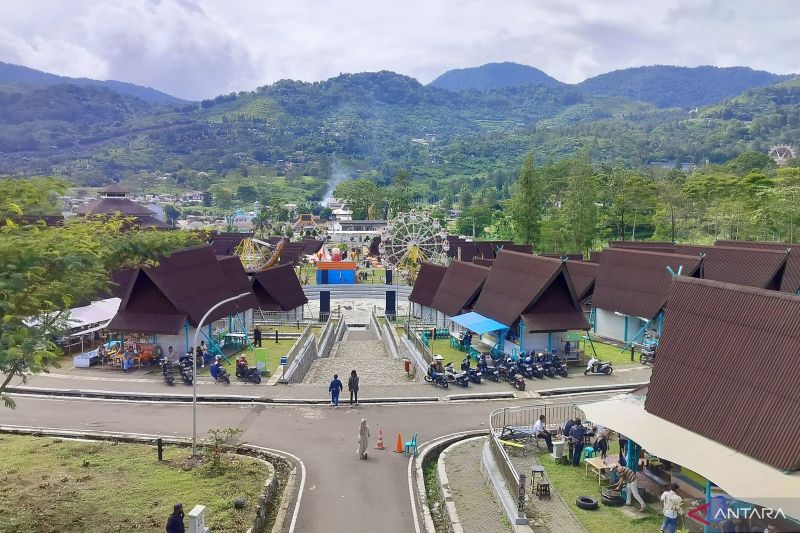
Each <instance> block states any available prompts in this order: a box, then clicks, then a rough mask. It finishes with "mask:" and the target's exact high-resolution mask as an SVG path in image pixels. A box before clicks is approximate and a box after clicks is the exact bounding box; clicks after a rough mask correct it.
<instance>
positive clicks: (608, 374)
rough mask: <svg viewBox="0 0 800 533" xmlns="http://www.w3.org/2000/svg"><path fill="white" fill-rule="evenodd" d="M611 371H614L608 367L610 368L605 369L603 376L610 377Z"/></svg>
mask: <svg viewBox="0 0 800 533" xmlns="http://www.w3.org/2000/svg"><path fill="white" fill-rule="evenodd" d="M613 371H614V367H612V366H610V367H608V368H606V370H605V372H604V374H605V375H606V376H610V375H611V373H612V372H613Z"/></svg>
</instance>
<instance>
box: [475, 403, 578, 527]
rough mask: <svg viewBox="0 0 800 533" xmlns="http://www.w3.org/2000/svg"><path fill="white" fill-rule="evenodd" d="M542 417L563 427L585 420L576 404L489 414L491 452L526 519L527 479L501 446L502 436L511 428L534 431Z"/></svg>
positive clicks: (545, 405)
mask: <svg viewBox="0 0 800 533" xmlns="http://www.w3.org/2000/svg"><path fill="white" fill-rule="evenodd" d="M540 415H544V416H545V418H546V420H547V424H558V425H563V424H564V423H565V422H566V421H567V420H569V419H571V418H579V417H582V412H581V411H580V409H577V408H576V407H575V406H574V405H572V404H542V405H531V406H520V407H504V408H502V409H495V410H494V411H492V412H491V413H490V414H489V449H490V450H491V452H492V455H493V457H494V460H495V462H496V463H497V465H498V467H499V468H500V472H501V473H502V474H503V478H504V479H505V482H506V485H508V490H509V491H510V492H511V496H512V497H515V498H517V512H518V513H519V514H520V517H524V514H525V481H526V475H525V473H524V472H517V469H516V468H515V467H514V463H512V462H511V458H510V457H509V456H508V452H507V451H506V449H505V447H504V446H503V443H502V442H500V436H501V435H502V432H503V428H505V427H508V426H512V427H517V428H532V427H533V425H534V424H535V423H536V421H537V420H538V419H539V416H540Z"/></svg>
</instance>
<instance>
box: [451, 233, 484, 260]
mask: <svg viewBox="0 0 800 533" xmlns="http://www.w3.org/2000/svg"><path fill="white" fill-rule="evenodd" d="M447 240H448V241H449V244H450V249H448V250H447V257H450V258H452V259H458V258H459V255H458V254H459V250H461V260H462V261H466V262H470V261H472V259H473V258H474V257H476V256H477V257H480V254H479V253H478V247H477V246H475V243H474V242H472V241H465V240H463V239H459V238H451V237H448V238H447Z"/></svg>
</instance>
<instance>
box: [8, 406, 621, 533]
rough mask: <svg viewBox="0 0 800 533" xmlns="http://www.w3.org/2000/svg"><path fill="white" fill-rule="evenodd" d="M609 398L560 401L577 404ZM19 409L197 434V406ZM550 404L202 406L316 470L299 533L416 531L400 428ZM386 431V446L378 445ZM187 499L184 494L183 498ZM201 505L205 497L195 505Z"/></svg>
mask: <svg viewBox="0 0 800 533" xmlns="http://www.w3.org/2000/svg"><path fill="white" fill-rule="evenodd" d="M605 396H607V395H593V396H580V397H572V398H556V399H553V400H550V401H548V402H547V403H565V402H566V403H571V402H578V401H586V400H590V399H598V398H600V397H605ZM16 400H17V409H16V410H14V411H11V410H8V409H5V408H0V424H4V425H19V426H30V427H45V428H58V429H71V430H84V431H86V430H92V431H114V432H131V433H146V434H160V435H165V436H166V435H172V436H191V432H192V412H191V405H190V404H189V405H184V404H159V403H142V402H119V401H96V400H81V399H70V400H66V399H63V400H62V399H48V398H29V397H17V398H16ZM534 402H537V403H543V402H542V401H534V400H529V401H526V402H520V401H486V400H483V401H475V402H458V403H455V402H454V403H445V402H439V403H435V404H413V405H409V404H391V405H363V406H359V407H357V408H355V409H351V408H348V407H345V406H342V407H339V408H338V409H334V408H332V407H328V406H285V405H284V406H269V405H241V406H240V405H200V406H199V407H198V434H199V435H202V434H205V432H206V431H207V430H208V429H209V428H225V427H237V428H240V429H242V430H243V434H242V436H241V440H242V441H244V442H247V443H250V444H255V445H260V446H266V447H269V448H275V449H279V450H284V451H288V452H290V453H293V454H295V455H296V456H298V457H299V458H300V459H301V460H302V461H303V462H304V463H305V466H306V469H307V479H306V485H305V491H304V493H303V495H302V503H301V507H300V514H299V518H298V522H297V529H296V531H298V532H325V533H327V532H329V531H331V530H333V531H349V532H374V531H381V532H384V533H394V532H397V533H409V532H413V531H414V525H413V519H412V512H411V503H410V499H409V490H408V479H407V467H408V459H407V458H404V457H403V455H402V454H398V453H395V452H393V451H392V450H393V449H394V447H395V444H396V441H397V434H398V432H399V433H402V435H403V440H404V441H405V440H410V438H411V436H412V434H413V433H415V432H416V433H418V434H419V437H418V442H419V443H422V442H425V441H428V440H431V439H434V438H436V437H439V436H442V435H446V434H450V433H455V432H458V431H464V430H469V429H481V428H486V427H487V423H488V415H489V412H490V411H491V410H492V409H496V408H499V407H503V406H508V405H524V404H531V403H534ZM362 417H364V418H366V419H367V423H368V424H369V426H370V431H371V434H372V439H371V441H370V450H369V459H368V460H367V461H361V460H359V459H358V458H357V456H356V438H357V429H358V424H359V422H360V420H361V418H362ZM378 429H382V430H383V437H384V441H385V444H386V446H387V448H388V449H387V450H386V451H379V450H375V449H374V446H375V441H376V439H377V436H378ZM176 496H178V499H180V497H179V495H176ZM189 503H200V502H189Z"/></svg>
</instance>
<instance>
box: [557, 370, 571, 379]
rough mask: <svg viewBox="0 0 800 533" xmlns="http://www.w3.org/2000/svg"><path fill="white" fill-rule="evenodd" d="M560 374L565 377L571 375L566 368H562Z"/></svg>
mask: <svg viewBox="0 0 800 533" xmlns="http://www.w3.org/2000/svg"><path fill="white" fill-rule="evenodd" d="M559 375H560V376H561V377H562V378H565V377H567V376H569V372H567V371H566V370H562V371H561V372H559Z"/></svg>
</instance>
